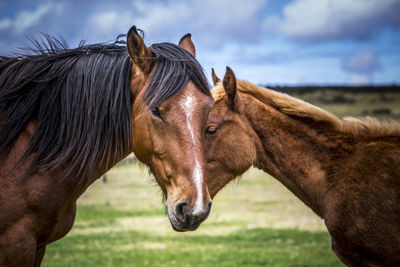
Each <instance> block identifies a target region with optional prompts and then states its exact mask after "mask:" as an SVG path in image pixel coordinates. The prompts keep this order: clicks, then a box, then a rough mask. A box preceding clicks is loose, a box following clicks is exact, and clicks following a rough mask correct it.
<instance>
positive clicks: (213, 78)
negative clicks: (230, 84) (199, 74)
mask: <svg viewBox="0 0 400 267" xmlns="http://www.w3.org/2000/svg"><path fill="white" fill-rule="evenodd" d="M211 76H212V80H213V83H214V85H216V84H217V83H218V82H219V81H221V79H220V78H218V76H217V75H216V74H215V71H214V68H211Z"/></svg>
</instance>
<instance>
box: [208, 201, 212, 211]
mask: <svg viewBox="0 0 400 267" xmlns="http://www.w3.org/2000/svg"><path fill="white" fill-rule="evenodd" d="M211 206H212V201H211V200H210V202H208V212H210V210H211Z"/></svg>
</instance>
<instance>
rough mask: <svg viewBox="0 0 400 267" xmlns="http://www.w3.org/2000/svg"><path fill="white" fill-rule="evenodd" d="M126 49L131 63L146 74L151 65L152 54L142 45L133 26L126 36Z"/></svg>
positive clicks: (140, 38)
mask: <svg viewBox="0 0 400 267" xmlns="http://www.w3.org/2000/svg"><path fill="white" fill-rule="evenodd" d="M127 47H128V51H129V55H130V57H131V59H132V61H133V63H134V64H135V65H136V66H137V67H138V68H139V69H140V70H141V71H142V72H143V73H144V74H148V73H149V72H150V70H151V66H152V65H153V59H152V57H153V54H152V53H151V51H150V49H149V48H148V47H147V46H146V45H145V44H144V41H143V39H142V37H140V35H139V33H138V31H137V29H136V27H135V26H132V28H130V30H129V31H128V34H127Z"/></svg>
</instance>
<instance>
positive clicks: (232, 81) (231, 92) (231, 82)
mask: <svg viewBox="0 0 400 267" xmlns="http://www.w3.org/2000/svg"><path fill="white" fill-rule="evenodd" d="M222 84H223V85H224V89H225V92H226V96H227V100H228V103H227V104H228V107H229V108H230V109H232V110H234V109H235V102H236V93H237V88H236V77H235V74H234V73H233V71H232V69H231V68H229V67H228V66H227V67H226V72H225V76H224V80H223V82H222Z"/></svg>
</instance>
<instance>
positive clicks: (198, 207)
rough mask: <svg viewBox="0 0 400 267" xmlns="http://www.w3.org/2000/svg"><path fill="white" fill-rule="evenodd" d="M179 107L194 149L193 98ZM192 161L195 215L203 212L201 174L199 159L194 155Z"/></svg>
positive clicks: (190, 97) (189, 96)
mask: <svg viewBox="0 0 400 267" xmlns="http://www.w3.org/2000/svg"><path fill="white" fill-rule="evenodd" d="M181 106H182V108H183V111H184V112H185V115H186V126H187V128H188V129H189V131H190V136H191V137H192V145H193V147H195V137H194V132H193V127H192V124H191V122H192V117H193V110H194V102H193V97H192V96H191V95H188V96H187V97H186V99H185V100H184V101H182V103H181ZM194 161H195V165H194V170H193V180H194V183H195V185H196V190H197V199H196V203H195V206H194V210H193V213H197V212H198V211H202V210H203V191H202V189H201V186H202V183H203V173H202V172H201V167H200V163H199V159H198V158H197V154H196V153H194Z"/></svg>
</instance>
